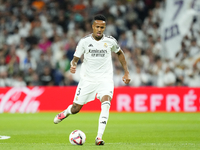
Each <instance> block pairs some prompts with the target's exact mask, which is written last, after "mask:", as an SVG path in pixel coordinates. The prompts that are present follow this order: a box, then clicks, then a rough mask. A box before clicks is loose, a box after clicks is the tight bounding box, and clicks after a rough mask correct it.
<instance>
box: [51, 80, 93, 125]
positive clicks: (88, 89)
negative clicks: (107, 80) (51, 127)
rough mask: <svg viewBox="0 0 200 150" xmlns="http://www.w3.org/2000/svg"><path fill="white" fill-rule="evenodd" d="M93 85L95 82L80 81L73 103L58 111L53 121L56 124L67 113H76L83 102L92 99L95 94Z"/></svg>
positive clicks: (67, 114) (66, 115) (65, 116)
mask: <svg viewBox="0 0 200 150" xmlns="http://www.w3.org/2000/svg"><path fill="white" fill-rule="evenodd" d="M95 87H96V84H93V83H89V82H86V81H80V82H79V84H78V87H77V89H76V93H75V96H74V101H73V104H72V105H69V106H68V108H67V109H65V110H64V111H63V112H61V113H59V114H58V115H57V116H56V117H55V118H54V123H55V124H57V123H59V122H61V121H62V120H63V119H65V118H67V117H68V116H69V115H71V114H76V113H78V112H79V111H80V110H81V108H82V107H83V105H84V104H86V103H87V102H89V101H91V100H94V98H95V95H96V93H95Z"/></svg>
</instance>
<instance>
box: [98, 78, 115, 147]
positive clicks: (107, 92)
mask: <svg viewBox="0 0 200 150" xmlns="http://www.w3.org/2000/svg"><path fill="white" fill-rule="evenodd" d="M113 91H114V83H113V81H103V82H101V83H100V85H99V86H98V94H97V98H98V99H100V101H101V113H100V116H99V124H98V132H97V137H96V139H95V144H96V145H104V144H105V143H104V141H103V140H102V137H103V134H104V131H105V128H106V125H107V122H108V117H109V110H110V102H111V99H112V97H113Z"/></svg>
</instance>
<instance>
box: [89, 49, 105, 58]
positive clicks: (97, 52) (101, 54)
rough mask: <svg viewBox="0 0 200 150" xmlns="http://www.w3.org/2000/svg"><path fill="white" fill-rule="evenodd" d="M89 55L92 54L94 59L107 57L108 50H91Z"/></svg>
mask: <svg viewBox="0 0 200 150" xmlns="http://www.w3.org/2000/svg"><path fill="white" fill-rule="evenodd" d="M89 53H91V56H92V57H105V54H106V53H107V50H104V49H102V50H98V49H89Z"/></svg>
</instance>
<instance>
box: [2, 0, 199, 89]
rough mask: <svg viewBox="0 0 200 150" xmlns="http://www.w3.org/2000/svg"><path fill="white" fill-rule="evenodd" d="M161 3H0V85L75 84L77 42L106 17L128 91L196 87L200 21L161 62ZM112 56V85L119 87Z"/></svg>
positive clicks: (149, 0) (66, 0)
mask: <svg viewBox="0 0 200 150" xmlns="http://www.w3.org/2000/svg"><path fill="white" fill-rule="evenodd" d="M164 6H165V1H164V0H156V1H153V0H131V1H123V0H117V1H115V0H76V1H69V0H60V1H56V0H44V1H40V0H37V1H30V0H25V1H16V0H13V1H11V0H9V1H6V0H0V86H1V87H5V86H38V85H43V86H50V85H77V82H78V81H79V79H80V75H79V71H80V70H79V69H80V64H81V62H82V60H83V58H81V59H80V61H79V64H78V66H77V73H76V74H74V75H70V74H69V63H70V61H71V60H72V58H73V55H74V52H75V48H76V46H77V44H78V43H77V42H78V41H79V40H80V39H81V38H83V37H84V36H86V35H88V34H90V33H92V28H91V25H92V17H93V16H94V15H95V14H99V13H102V14H104V15H105V16H106V18H107V22H106V30H105V34H106V35H111V36H113V37H115V38H116V39H117V40H118V42H119V45H120V47H121V48H122V49H123V51H124V53H125V57H126V59H127V63H128V66H129V68H130V73H131V74H132V75H133V79H132V80H133V82H132V83H131V84H130V85H129V86H149V85H152V86H195V87H197V86H200V85H199V83H200V81H199V77H200V61H199V60H200V59H199V58H200V47H199V46H200V26H199V24H200V17H199V16H196V17H195V19H194V21H193V23H192V25H191V28H190V32H188V33H187V35H186V36H185V37H184V38H183V40H182V45H181V49H180V50H179V52H178V53H177V54H176V59H174V60H166V59H164V48H163V47H162V44H161V38H160V37H161V35H160V34H161V32H160V25H161V24H162V21H163V12H164ZM116 57H117V55H115V54H113V55H112V59H113V66H114V68H113V69H114V82H115V85H116V86H124V84H122V83H121V77H120V76H121V74H122V73H123V72H122V70H121V69H120V67H119V66H120V62H119V61H117V59H116Z"/></svg>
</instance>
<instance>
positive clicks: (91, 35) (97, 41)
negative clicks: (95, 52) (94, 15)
mask: <svg viewBox="0 0 200 150" xmlns="http://www.w3.org/2000/svg"><path fill="white" fill-rule="evenodd" d="M92 34H93V33H92ZM92 34H91V38H92V39H93V40H95V39H94V38H93V36H92ZM104 37H105V35H104V34H103V36H102V38H101V39H100V40H99V41H101V40H103V39H104ZM95 41H97V40H95ZM97 42H98V41H97Z"/></svg>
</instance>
